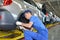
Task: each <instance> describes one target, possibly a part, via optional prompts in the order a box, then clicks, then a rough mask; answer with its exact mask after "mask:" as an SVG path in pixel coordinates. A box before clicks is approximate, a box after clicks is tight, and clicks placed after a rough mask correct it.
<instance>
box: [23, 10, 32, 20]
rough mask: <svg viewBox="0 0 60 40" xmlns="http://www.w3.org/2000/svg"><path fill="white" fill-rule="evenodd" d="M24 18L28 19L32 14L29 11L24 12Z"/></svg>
mask: <svg viewBox="0 0 60 40" xmlns="http://www.w3.org/2000/svg"><path fill="white" fill-rule="evenodd" d="M24 16H25V18H26V19H30V18H31V16H32V12H31V11H30V10H26V11H24Z"/></svg>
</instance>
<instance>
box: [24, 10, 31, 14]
mask: <svg viewBox="0 0 60 40" xmlns="http://www.w3.org/2000/svg"><path fill="white" fill-rule="evenodd" d="M28 12H30V13H32V12H31V10H25V11H24V14H25V13H28Z"/></svg>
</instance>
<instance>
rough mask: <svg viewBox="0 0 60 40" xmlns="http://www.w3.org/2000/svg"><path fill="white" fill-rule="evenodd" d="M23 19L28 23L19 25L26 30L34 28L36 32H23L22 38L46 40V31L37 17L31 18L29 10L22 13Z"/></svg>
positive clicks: (26, 39)
mask: <svg viewBox="0 0 60 40" xmlns="http://www.w3.org/2000/svg"><path fill="white" fill-rule="evenodd" d="M24 17H25V18H26V19H29V23H22V22H20V24H19V25H21V26H23V27H26V28H32V27H33V28H35V29H36V30H37V32H33V31H30V30H24V31H23V32H24V38H25V40H33V39H34V40H48V30H47V28H46V27H45V26H44V24H43V23H42V21H41V20H40V19H39V18H38V17H37V16H33V15H32V12H31V10H25V11H24Z"/></svg>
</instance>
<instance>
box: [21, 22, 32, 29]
mask: <svg viewBox="0 0 60 40" xmlns="http://www.w3.org/2000/svg"><path fill="white" fill-rule="evenodd" d="M32 25H33V22H29V23H22V26H24V27H26V28H31V27H32Z"/></svg>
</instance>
